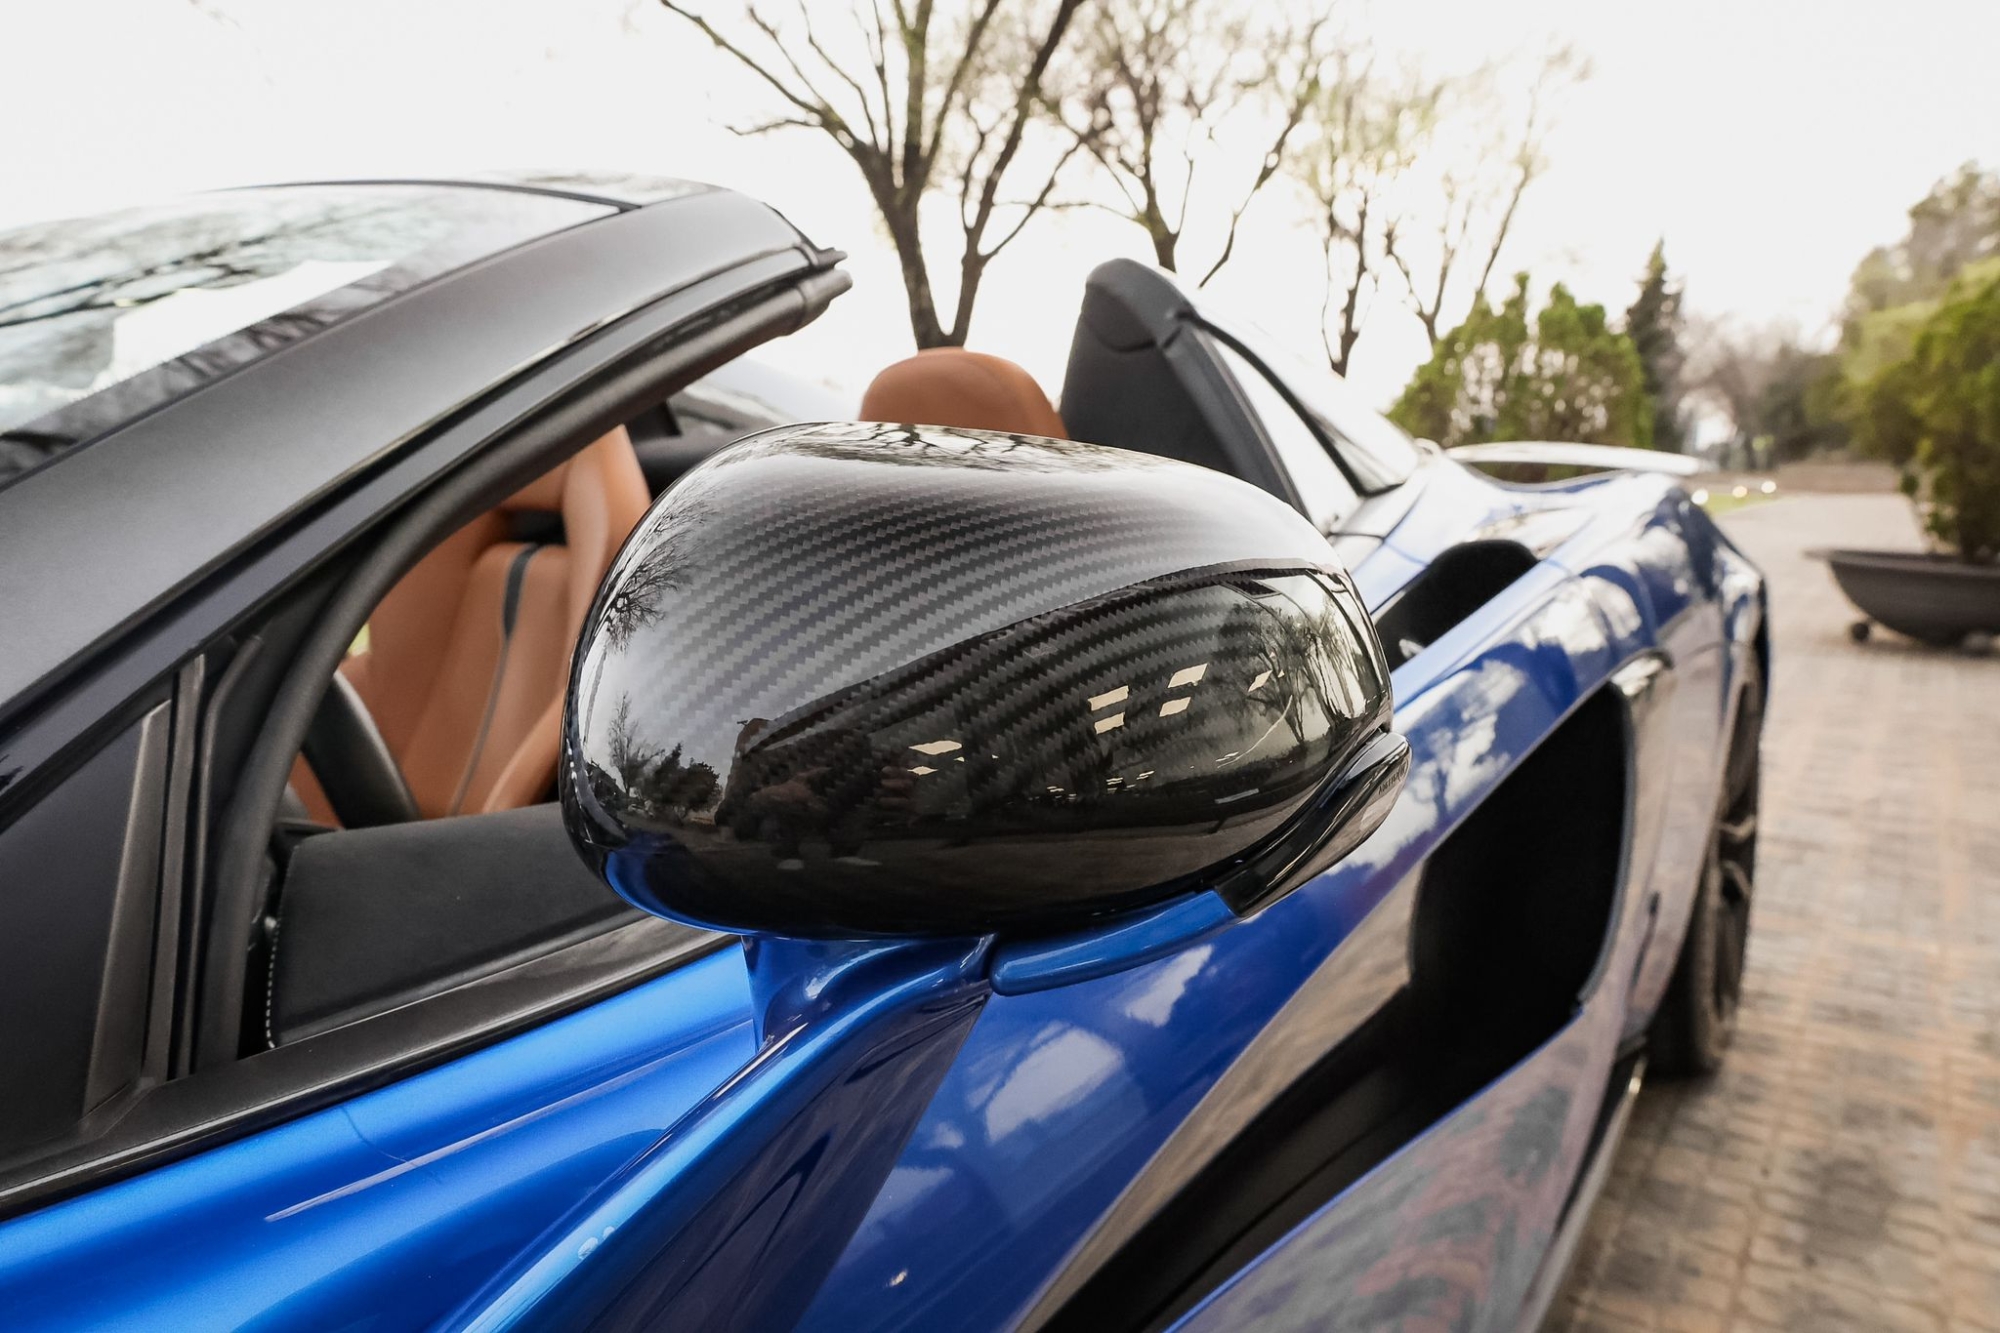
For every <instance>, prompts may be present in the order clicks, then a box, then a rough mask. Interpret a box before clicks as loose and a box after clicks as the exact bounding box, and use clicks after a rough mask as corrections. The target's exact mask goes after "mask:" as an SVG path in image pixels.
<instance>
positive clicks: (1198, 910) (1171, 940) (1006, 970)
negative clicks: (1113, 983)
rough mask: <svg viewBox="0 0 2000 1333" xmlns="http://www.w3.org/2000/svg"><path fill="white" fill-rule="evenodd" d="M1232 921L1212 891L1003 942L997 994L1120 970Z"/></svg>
mask: <svg viewBox="0 0 2000 1333" xmlns="http://www.w3.org/2000/svg"><path fill="white" fill-rule="evenodd" d="M1233 920H1235V913H1233V912H1231V911H1230V910H1229V904H1227V903H1225V902H1223V901H1222V895H1220V894H1217V893H1197V894H1192V895H1190V896H1189V897H1186V898H1182V899H1179V900H1177V901H1175V902H1171V903H1166V904H1163V905H1161V906H1159V907H1154V908H1149V909H1147V910H1146V911H1143V912H1134V913H1132V914H1130V915H1129V916H1125V917H1121V918H1119V919H1118V920H1117V921H1115V922H1113V923H1112V924H1110V925H1106V926H1100V927H1098V928H1097V929H1095V930H1086V931H1078V932H1076V933H1074V934H1070V935H1063V936H1060V937H1058V938H1056V939H1053V940H1026V941H1022V942H1019V943H1014V944H1005V945H1002V946H1001V947H1000V949H999V950H998V951H997V952H996V953H995V954H994V958H993V989H994V990H995V991H998V992H999V993H1000V994H1002V995H1022V994H1026V993H1027V992H1029V991H1037V990H1048V989H1050V988H1051V987H1055V986H1071V985H1075V984H1076V983H1077V982H1080V981H1095V980H1096V979H1097V978H1099V977H1106V976H1110V975H1111V974H1112V973H1114V972H1122V971H1124V970H1125V969H1126V968H1128V967H1137V966H1139V965H1140V964H1142V963H1150V962H1152V961H1153V960H1154V959H1156V958H1160V957H1163V956H1165V955H1167V954H1170V953H1177V952H1179V951H1180V950H1182V949H1185V948H1187V947H1189V946H1190V945H1193V944H1196V943H1198V942H1200V941H1201V940H1203V939H1206V938H1207V937H1208V936H1209V935H1211V934H1213V933H1215V932H1216V931H1218V930H1221V929H1222V928H1223V927H1224V926H1226V925H1228V924H1229V923H1230V922H1231V921H1233Z"/></svg>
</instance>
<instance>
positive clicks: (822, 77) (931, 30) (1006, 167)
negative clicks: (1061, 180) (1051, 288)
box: [661, 0, 1085, 347]
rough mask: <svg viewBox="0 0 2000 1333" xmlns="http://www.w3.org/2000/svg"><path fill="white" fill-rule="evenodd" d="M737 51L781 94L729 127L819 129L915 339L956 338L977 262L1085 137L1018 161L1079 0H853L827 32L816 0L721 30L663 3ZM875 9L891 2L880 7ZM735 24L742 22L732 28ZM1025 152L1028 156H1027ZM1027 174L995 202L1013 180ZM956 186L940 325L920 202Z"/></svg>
mask: <svg viewBox="0 0 2000 1333" xmlns="http://www.w3.org/2000/svg"><path fill="white" fill-rule="evenodd" d="M661 3H662V4H663V5H664V6H665V7H666V8H667V9H668V10H671V11H672V12H673V13H675V14H678V15H680V16H681V17H682V18H684V19H686V20H688V21H689V22H690V23H692V24H694V25H695V26H696V27H697V28H699V29H700V30H701V31H702V33H703V34H704V35H705V36H707V37H708V39H709V40H710V41H711V42H713V43H714V44H715V45H716V46H717V47H718V48H720V49H721V50H723V51H725V52H727V53H728V54H729V55H731V56H733V57H735V59H736V60H737V61H738V62H740V63H741V64H742V65H743V67H744V68H746V69H747V70H749V71H750V72H751V73H752V74H754V75H755V76H756V77H757V78H759V79H761V80H762V81H763V82H764V83H765V84H766V85H767V86H768V87H769V88H770V89H771V90H772V92H773V93H775V94H776V95H777V97H778V98H779V99H780V100H781V101H782V102H783V103H784V105H785V108H786V109H785V111H784V112H783V113H782V114H780V115H779V116H777V117H776V118H774V119H771V120H768V121H765V122H763V123H760V124H757V125H752V126H746V127H742V128H740V129H739V130H738V133H742V134H760V133H764V132H767V131H773V130H781V129H810V130H817V131H819V132H820V133H822V134H825V135H826V136H827V137H829V138H830V139H832V140H833V142H834V143H835V144H836V145H837V146H838V147H839V148H840V150H841V151H842V152H844V153H846V154H847V156H848V158H849V159H850V160H851V161H852V162H853V163H854V165H855V166H856V167H857V168H858V169H859V170H860V172H861V175H862V179H863V180H865V181H866V182H867V185H868V192H869V194H870V196H871V197H872V198H873V199H874V201H875V206H876V208H877V209H878V210H879V211H880V213H881V215H882V221H883V225H884V226H885V228H886V229H887V231H888V233H889V240H890V242H891V244H893V245H894V246H895V248H896V256H897V258H898V260H900V261H901V265H902V271H903V286H904V289H905V292H906V294H907V296H908V299H909V309H910V329H911V332H912V333H914V334H915V335H916V340H917V346H919V347H946V346H952V347H956V346H963V345H964V343H965V338H966V334H967V332H968V331H969V330H970V328H971V325H972V308H973V303H974V301H975V300H976V299H977V297H978V295H979V284H980V280H981V279H982V278H983V277H984V276H985V274H986V269H987V266H988V265H990V264H991V263H992V262H993V259H994V257H995V256H996V255H998V254H999V253H1000V252H1001V251H1002V250H1004V249H1005V248H1006V247H1007V245H1008V244H1009V243H1010V242H1012V241H1013V240H1014V238H1015V237H1017V236H1019V235H1020V234H1021V229H1022V228H1023V227H1025V226H1026V225H1027V224H1028V221H1029V220H1030V219H1031V218H1033V217H1034V215H1035V214H1036V213H1038V212H1039V211H1041V210H1042V209H1043V208H1045V207H1046V206H1047V205H1048V203H1049V201H1050V197H1051V196H1052V195H1053V194H1054V192H1055V187H1056V182H1057V179H1058V177H1059V176H1060V174H1061V172H1062V169H1063V167H1064V166H1065V164H1067V163H1068V162H1069V160H1070V159H1071V158H1072V157H1073V156H1074V155H1075V154H1076V153H1078V152H1080V151H1083V149H1084V147H1085V144H1084V143H1083V142H1076V143H1072V144H1070V145H1069V146H1068V147H1067V148H1066V149H1062V150H1060V151H1055V152H1051V153H1049V154H1047V155H1046V160H1038V161H1036V162H1034V163H1033V164H1032V165H1031V164H1029V163H1027V162H1024V159H1023V154H1022V149H1023V147H1024V145H1025V144H1026V141H1027V138H1028V135H1029V131H1030V129H1031V127H1032V126H1033V125H1034V124H1035V123H1036V121H1037V119H1038V116H1039V114H1040V107H1041V103H1042V100H1043V94H1042V80H1043V77H1044V75H1045V74H1046V73H1047V71H1048V68H1049V62H1050V61H1051V60H1052V59H1053V58H1054V57H1055V54H1056V52H1057V50H1058V49H1059V48H1060V47H1061V46H1062V43H1063V40H1064V37H1065V35H1066V34H1067V33H1068V31H1069V28H1070V25H1071V20H1072V19H1074V18H1075V16H1076V12H1077V10H1078V8H1079V7H1080V6H1081V5H1082V3H1083V0H1047V3H1035V0H965V3H964V4H962V5H958V6H954V5H950V4H947V5H945V6H942V7H940V6H939V5H938V4H937V3H936V0H852V8H851V10H850V13H849V14H848V15H846V16H843V21H842V23H841V24H840V25H839V28H838V31H837V32H836V31H835V30H834V29H833V28H832V26H831V25H827V31H824V32H823V31H822V30H821V28H820V27H819V26H816V25H815V23H814V20H813V12H812V11H813V9H814V8H817V9H818V10H819V11H820V14H821V19H822V23H824V18H825V12H826V6H825V5H824V4H823V3H819V4H815V0H794V13H793V14H792V15H791V16H789V17H788V18H787V19H786V20H785V21H784V22H783V23H780V22H777V21H774V20H772V19H771V18H769V17H767V16H766V14H765V13H764V12H762V11H761V10H760V9H759V7H758V6H756V5H755V4H752V5H750V6H748V7H747V8H746V9H745V10H744V11H743V12H744V20H743V23H742V24H741V25H731V26H730V27H729V28H728V29H725V27H724V26H722V25H720V24H718V23H713V22H711V21H710V20H708V19H707V18H705V17H703V16H702V15H700V14H697V13H695V12H694V10H693V9H692V8H690V7H689V6H688V5H687V4H686V3H684V0H661ZM885 5H886V6H887V7H886V9H885ZM738 28H743V29H747V30H742V31H739V30H737V29H738ZM1031 156H1033V155H1032V154H1031ZM1023 177H1027V178H1031V179H1033V180H1034V181H1035V182H1036V183H1035V185H1034V187H1033V188H1032V189H1030V190H1029V191H1027V192H1026V194H1025V196H1024V197H1022V198H1019V199H1003V198H1002V197H1001V195H1002V189H1003V187H1004V186H1005V185H1006V183H1007V182H1008V181H1009V180H1011V179H1017V178H1023ZM939 191H948V192H949V193H951V194H952V195H954V196H955V201H956V204H957V212H958V223H959V230H960V233H961V243H960V247H959V255H958V292H957V297H956V302H955V305H954V308H953V310H952V316H951V322H950V324H948V325H947V324H945V323H944V322H943V321H942V319H941V318H940V316H939V313H938V304H937V298H936V296H935V295H934V293H933V287H932V275H931V269H930V264H929V262H928V259H927V256H926V255H925V253H924V247H923V236H922V227H921V212H922V205H923V202H924V200H925V199H926V198H927V197H929V196H930V195H931V194H933V193H934V192H939Z"/></svg>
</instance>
